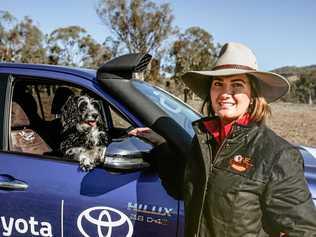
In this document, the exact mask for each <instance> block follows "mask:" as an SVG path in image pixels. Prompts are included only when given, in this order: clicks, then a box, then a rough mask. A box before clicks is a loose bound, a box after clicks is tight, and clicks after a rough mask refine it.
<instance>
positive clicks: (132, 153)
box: [104, 137, 153, 170]
mask: <svg viewBox="0 0 316 237" xmlns="http://www.w3.org/2000/svg"><path fill="white" fill-rule="evenodd" d="M152 149H153V145H151V144H150V143H147V142H145V141H143V140H141V139H140V138H137V137H126V138H122V139H116V140H114V141H113V142H112V143H110V144H109V146H108V147H107V149H106V153H105V161H104V167H106V168H111V169H115V170H136V169H142V168H147V167H149V166H150V165H149V163H148V162H145V161H144V159H145V158H146V157H148V155H149V153H150V151H151V150H152Z"/></svg>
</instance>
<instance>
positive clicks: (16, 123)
mask: <svg viewBox="0 0 316 237" xmlns="http://www.w3.org/2000/svg"><path fill="white" fill-rule="evenodd" d="M10 135H11V136H10V138H11V142H10V150H11V151H18V152H24V153H31V154H39V155H42V154H44V153H45V152H50V151H52V149H51V148H50V147H49V145H48V144H47V143H46V142H45V141H44V140H43V139H42V138H41V136H40V135H39V134H38V133H37V132H36V131H34V130H33V129H31V128H30V120H29V118H28V117H27V114H26V113H25V111H24V110H23V109H22V107H21V106H20V105H19V104H18V103H17V102H12V107H11V134H10Z"/></svg>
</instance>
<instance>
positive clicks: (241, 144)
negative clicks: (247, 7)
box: [183, 43, 316, 236]
mask: <svg viewBox="0 0 316 237" xmlns="http://www.w3.org/2000/svg"><path fill="white" fill-rule="evenodd" d="M183 80H184V82H185V83H186V84H187V86H188V87H190V88H191V89H192V90H193V91H194V92H195V93H197V94H198V95H200V96H201V97H203V98H205V99H206V102H207V104H208V106H209V114H208V115H209V116H208V117H206V118H204V119H201V120H199V121H197V122H195V123H194V124H193V127H194V128H195V131H196V140H195V143H194V144H193V149H192V153H191V156H192V157H191V159H189V162H188V164H187V167H186V170H187V172H186V174H187V175H186V176H185V183H184V190H186V191H185V193H184V201H185V203H186V205H185V206H186V213H185V216H186V234H187V236H223V235H225V234H227V233H233V235H234V236H246V235H247V236H267V235H269V236H280V235H283V234H284V233H285V234H288V235H289V236H292V235H293V236H312V235H313V234H315V232H316V221H315V218H316V210H315V207H314V205H313V202H312V200H311V195H310V193H309V190H308V188H307V184H306V180H305V178H304V172H303V160H302V158H301V155H300V153H299V152H298V150H297V149H296V148H294V147H293V146H291V145H290V144H289V143H287V142H286V141H285V140H283V139H282V138H280V137H278V136H277V135H276V134H275V133H274V132H272V131H271V130H270V129H269V128H267V127H266V126H265V119H266V117H267V115H268V114H270V108H269V105H268V102H272V101H275V100H276V99H278V98H280V97H281V96H283V95H284V94H286V92H287V91H288V90H289V83H288V82H287V80H286V79H285V78H283V77H282V76H280V75H278V74H275V73H269V72H262V71H259V70H258V66H257V63H256V58H255V55H254V54H253V53H252V51H251V50H250V49H249V48H247V47H246V46H244V45H242V44H239V43H228V44H225V45H224V46H223V48H222V50H221V52H220V56H219V58H218V60H217V62H216V65H215V67H214V68H213V69H212V70H210V71H203V72H198V71H195V72H188V73H186V74H184V77H183ZM197 167H203V169H202V170H200V169H199V168H197ZM201 173H202V174H201ZM198 174H200V175H198ZM203 177H206V179H205V178H203ZM223 223H225V224H223ZM249 223H253V224H251V225H250V224H249ZM224 233H225V234H224Z"/></svg>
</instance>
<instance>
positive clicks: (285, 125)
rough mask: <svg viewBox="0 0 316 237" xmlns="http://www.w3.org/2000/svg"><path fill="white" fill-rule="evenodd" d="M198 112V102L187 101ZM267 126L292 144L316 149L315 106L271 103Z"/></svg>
mask: <svg viewBox="0 0 316 237" xmlns="http://www.w3.org/2000/svg"><path fill="white" fill-rule="evenodd" d="M189 104H190V105H191V106H192V107H193V108H195V109H197V110H199V109H200V102H199V101H189ZM271 109H272V116H271V118H269V119H268V121H267V125H268V126H269V127H270V128H272V129H273V130H274V131H275V132H276V133H277V134H278V135H280V136H281V137H283V138H285V139H286V140H288V141H289V142H291V143H293V144H300V145H305V146H312V147H316V105H306V104H290V103H281V102H278V103H272V104H271Z"/></svg>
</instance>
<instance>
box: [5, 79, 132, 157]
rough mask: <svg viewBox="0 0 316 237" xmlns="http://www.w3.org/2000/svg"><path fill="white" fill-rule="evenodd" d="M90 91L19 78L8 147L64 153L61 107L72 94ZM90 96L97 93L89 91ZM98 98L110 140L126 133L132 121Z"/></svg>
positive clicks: (14, 96) (13, 100) (58, 155)
mask: <svg viewBox="0 0 316 237" xmlns="http://www.w3.org/2000/svg"><path fill="white" fill-rule="evenodd" d="M82 93H87V91H86V90H85V89H83V88H79V87H76V86H72V85H68V84H67V85H66V84H56V83H50V82H49V81H48V82H47V83H39V82H38V81H37V80H36V79H34V80H32V79H27V80H17V81H16V82H15V83H14V86H13V96H12V101H11V115H10V131H9V133H10V134H9V150H10V151H14V152H22V153H31V154H38V155H51V156H57V157H63V153H61V151H60V145H61V139H62V138H61V133H62V130H63V126H62V122H61V114H62V108H63V106H64V105H65V103H66V101H67V100H68V99H69V98H70V96H79V95H81V94H82ZM89 93H90V94H91V96H95V95H94V94H93V93H92V92H89ZM95 97H96V98H97V100H96V101H97V106H98V107H99V108H100V110H101V114H102V116H101V117H102V120H103V121H104V123H105V129H106V132H107V135H108V136H109V137H108V140H109V141H111V140H112V139H116V138H120V137H124V136H126V134H127V130H128V129H129V128H131V127H132V125H131V123H130V122H129V121H128V120H127V119H126V118H125V117H124V116H122V115H121V114H120V112H119V111H117V110H116V109H115V108H112V106H110V105H109V104H108V103H107V102H106V101H103V100H102V99H101V98H99V97H97V96H95Z"/></svg>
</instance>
